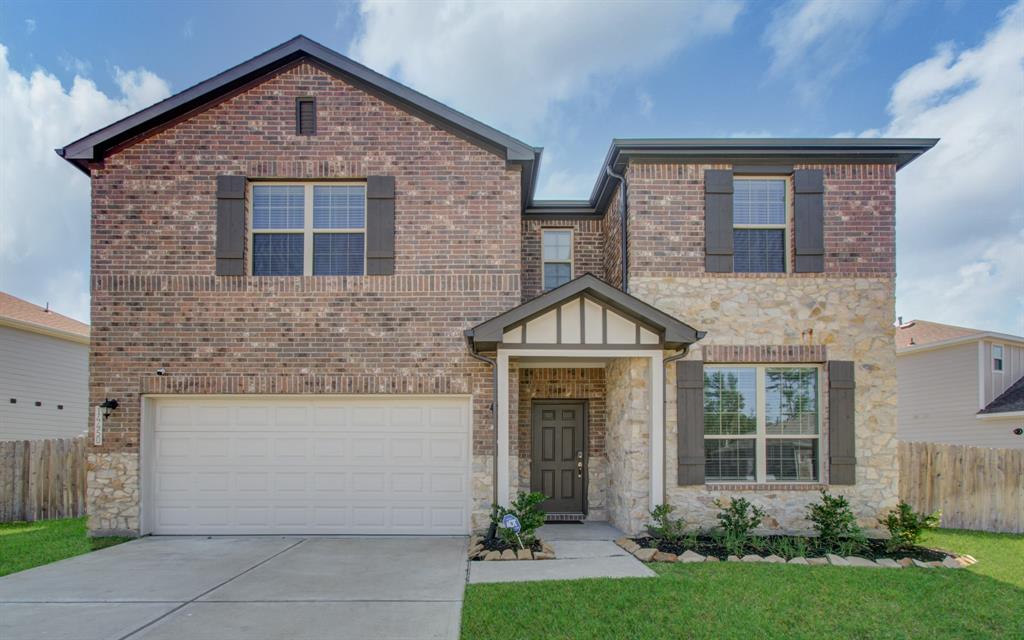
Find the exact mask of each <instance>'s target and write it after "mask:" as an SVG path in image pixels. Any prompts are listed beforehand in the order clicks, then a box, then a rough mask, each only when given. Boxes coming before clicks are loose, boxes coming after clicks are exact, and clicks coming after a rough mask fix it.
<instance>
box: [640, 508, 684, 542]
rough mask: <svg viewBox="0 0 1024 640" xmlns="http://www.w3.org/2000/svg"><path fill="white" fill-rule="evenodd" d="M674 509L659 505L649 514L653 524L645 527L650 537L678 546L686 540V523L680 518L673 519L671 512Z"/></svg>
mask: <svg viewBox="0 0 1024 640" xmlns="http://www.w3.org/2000/svg"><path fill="white" fill-rule="evenodd" d="M673 511H675V507H673V506H672V505H670V504H659V505H658V506H657V507H655V508H654V511H652V512H651V520H653V524H651V525H650V526H648V527H647V530H648V531H649V532H650V533H651V535H652V536H654V537H655V538H657V539H658V540H663V541H665V542H671V543H672V544H679V543H680V542H682V541H683V539H685V538H686V536H687V534H686V521H685V520H683V519H682V518H673V517H672V512H673Z"/></svg>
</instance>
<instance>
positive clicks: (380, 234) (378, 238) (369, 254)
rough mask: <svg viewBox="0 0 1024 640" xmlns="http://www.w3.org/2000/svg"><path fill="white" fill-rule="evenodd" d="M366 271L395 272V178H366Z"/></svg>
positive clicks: (375, 274) (388, 273) (372, 272)
mask: <svg viewBox="0 0 1024 640" xmlns="http://www.w3.org/2000/svg"><path fill="white" fill-rule="evenodd" d="M366 274H367V275H371V276H392V275H394V274H395V178H394V176H370V177H368V178H367V179H366Z"/></svg>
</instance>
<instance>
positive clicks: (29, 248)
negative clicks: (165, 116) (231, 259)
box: [0, 44, 170, 320]
mask: <svg viewBox="0 0 1024 640" xmlns="http://www.w3.org/2000/svg"><path fill="white" fill-rule="evenodd" d="M114 79H115V81H116V82H117V85H118V88H119V89H120V92H121V95H120V96H108V95H106V94H105V93H103V92H102V91H100V90H99V89H98V88H97V87H96V85H95V84H94V83H93V82H92V81H91V80H88V79H86V78H83V77H82V76H80V75H78V76H76V77H75V79H74V81H73V82H72V85H71V87H70V89H65V88H64V87H63V86H62V85H61V83H60V80H58V79H57V77H56V76H54V75H53V74H52V73H49V72H47V71H45V70H43V69H37V70H36V71H34V72H32V73H31V74H30V75H28V76H26V75H22V74H21V73H19V72H18V71H16V70H14V69H12V68H11V67H10V64H9V63H8V60H7V47H5V46H3V45H2V44H0V104H2V105H3V108H2V109H0V289H2V290H4V291H8V292H10V293H12V294H13V295H16V296H19V297H22V298H26V299H28V300H31V301H33V302H36V303H37V304H42V303H45V302H46V301H49V302H50V304H51V307H53V309H54V310H56V311H59V312H61V313H67V314H68V315H73V316H74V317H77V318H80V319H82V320H87V319H88V290H89V289H88V277H87V274H88V272H89V181H88V178H86V176H84V175H83V174H81V173H80V172H79V171H77V170H76V169H74V168H73V167H72V166H71V165H69V164H67V163H66V162H65V161H64V160H61V159H60V158H59V157H58V156H57V154H55V153H54V151H53V150H54V149H55V148H57V147H61V146H64V145H65V144H67V143H69V142H71V141H72V140H75V139H76V138H79V137H81V136H82V135H85V134H87V133H89V132H91V131H94V130H96V129H98V128H100V127H102V126H105V125H107V124H109V123H111V122H113V121H115V120H118V119H120V118H123V117H125V116H126V115H129V114H131V113H133V112H135V111H138V110H139V109H141V108H143V107H146V106H148V105H150V104H152V103H154V102H156V101H157V100H161V99H163V98H165V97H167V96H168V95H170V88H169V87H168V85H167V83H166V82H165V81H163V80H161V79H160V78H159V77H157V76H156V75H154V74H153V73H151V72H149V71H146V70H144V69H139V70H132V71H126V70H122V69H115V72H114Z"/></svg>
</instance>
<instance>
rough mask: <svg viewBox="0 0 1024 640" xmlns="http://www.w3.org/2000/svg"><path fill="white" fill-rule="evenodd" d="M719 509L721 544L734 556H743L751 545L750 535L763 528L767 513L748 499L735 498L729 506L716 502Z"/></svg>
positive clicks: (719, 501)
mask: <svg viewBox="0 0 1024 640" xmlns="http://www.w3.org/2000/svg"><path fill="white" fill-rule="evenodd" d="M715 506H716V507H718V508H719V512H718V515H717V516H715V517H717V518H718V522H719V525H720V527H721V536H720V538H719V540H720V542H721V544H722V546H723V547H725V549H726V550H727V551H728V552H729V553H730V554H732V555H737V556H738V555H741V554H742V553H743V550H744V549H745V548H746V546H747V545H748V544H749V543H750V534H751V532H752V531H753V530H754V529H756V528H757V527H759V526H761V521H762V520H764V517H765V515H766V514H765V512H764V510H763V509H761V508H760V507H758V506H755V505H753V504H751V503H750V501H749V500H747V499H746V498H733V499H732V500H730V501H729V504H728V505H727V504H725V503H723V502H722V501H721V500H715Z"/></svg>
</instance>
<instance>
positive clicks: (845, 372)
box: [828, 360, 857, 484]
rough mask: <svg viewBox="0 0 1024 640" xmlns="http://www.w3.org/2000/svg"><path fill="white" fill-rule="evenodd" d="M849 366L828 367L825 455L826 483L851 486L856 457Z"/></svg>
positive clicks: (837, 363) (835, 363) (840, 362)
mask: <svg viewBox="0 0 1024 640" xmlns="http://www.w3.org/2000/svg"><path fill="white" fill-rule="evenodd" d="M853 377H854V376H853V363H852V362H849V361H845V360H832V361H830V362H829V363H828V452H829V457H828V460H829V483H830V484H854V483H855V480H856V476H857V457H856V452H855V449H854V440H855V438H854V436H855V434H854V427H853V425H854V417H853V402H854V381H853Z"/></svg>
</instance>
